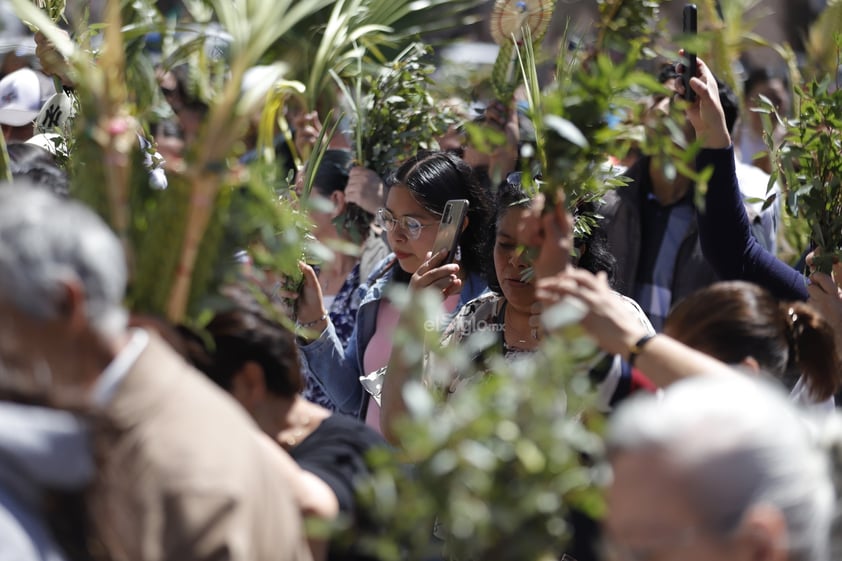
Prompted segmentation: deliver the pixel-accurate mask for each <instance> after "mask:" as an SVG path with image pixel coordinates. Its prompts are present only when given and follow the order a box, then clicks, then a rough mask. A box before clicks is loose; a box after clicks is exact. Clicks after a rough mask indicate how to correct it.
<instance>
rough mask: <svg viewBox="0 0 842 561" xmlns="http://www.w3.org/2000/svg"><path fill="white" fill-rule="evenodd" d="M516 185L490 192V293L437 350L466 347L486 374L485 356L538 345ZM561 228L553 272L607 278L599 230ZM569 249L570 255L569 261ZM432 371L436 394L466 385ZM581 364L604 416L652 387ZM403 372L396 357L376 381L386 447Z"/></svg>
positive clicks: (611, 366) (623, 373)
mask: <svg viewBox="0 0 842 561" xmlns="http://www.w3.org/2000/svg"><path fill="white" fill-rule="evenodd" d="M520 181H521V177H520V174H516V173H512V174H509V177H508V178H507V179H506V181H505V182H503V183H502V184H501V185H500V187H499V188H498V190H497V204H496V220H495V222H494V226H493V227H492V228H491V231H492V233H493V234H494V235H493V236H492V239H491V240H489V242H490V243H489V248H488V249H487V250H486V255H487V256H488V259H489V260H490V261H491V266H493V271H490V272H489V286H490V289H491V290H489V291H488V292H486V293H484V294H482V295H480V296H479V297H477V298H475V299H474V300H472V301H470V302H468V303H467V304H466V305H465V306H463V307H462V309H461V310H460V311H459V313H458V314H456V316H455V317H454V318H453V320H452V321H451V322H450V324H449V325H448V326H447V328H446V329H445V330H444V334H443V336H442V339H441V341H440V342H441V344H442V345H444V346H448V345H467V346H468V347H469V348H471V349H472V350H473V351H474V352H475V353H476V356H475V357H474V359H475V362H476V363H477V364H478V365H479V367H480V370H483V371H484V370H486V363H487V360H486V359H487V358H488V356H489V355H502V356H503V357H504V358H505V359H506V360H508V361H516V360H520V359H529V358H530V357H531V356H532V355H533V353H535V352H536V351H537V350H538V348H539V347H540V345H541V343H542V339H543V337H542V333H541V330H539V329H538V328H537V324H536V323H535V320H536V319H537V315H536V305H537V304H539V301H538V298H537V297H536V293H535V283H534V275H533V274H532V269H531V263H530V260H529V258H528V257H527V255H526V254H525V252H524V249H523V247H522V245H521V243H520V242H521V240H520V229H521V225H522V224H524V223H525V222H528V221H531V220H534V219H535V218H534V216H533V214H532V212H533V208H532V202H533V201H532V197H530V196H529V194H528V193H526V192H525V191H524V190H523V188H522V186H521V184H520ZM565 215H566V216H567V217H568V218H572V217H570V216H569V215H568V214H566V213H565ZM565 227H566V231H565V232H561V233H560V235H559V243H561V244H563V245H564V250H563V252H562V255H561V256H559V257H558V259H557V261H558V263H557V266H559V267H561V266H563V265H562V263H570V264H571V265H572V266H577V267H584V268H586V269H588V270H591V271H593V272H594V273H595V272H597V271H601V272H603V273H604V274H606V275H607V276H612V275H613V261H612V260H611V259H610V255H607V253H606V249H605V247H604V238H602V237H601V232H599V231H597V230H596V229H595V230H594V231H593V232H592V233H591V234H590V235H588V236H586V237H584V238H576V239H574V237H573V222H572V220H568V221H567V222H566V223H565ZM574 247H575V248H576V250H577V251H576V253H577V255H576V258H575V259H572V260H571V257H570V256H571V254H572V253H574V252H573V249H574ZM606 255H607V257H606ZM624 303H625V304H626V307H627V308H628V311H629V313H632V314H636V317H637V318H638V323H639V326H640V328H641V329H643V330H645V331H646V332H647V333H654V330H653V329H652V326H651V324H650V323H649V321H648V320H647V318H646V316H645V314H644V313H643V311H642V310H640V307H639V306H637V304H635V303H634V302H633V301H631V300H629V299H624ZM489 334H490V335H492V336H489ZM439 366H440V365H435V364H431V363H428V364H426V365H425V373H424V377H425V378H427V380H426V381H427V382H428V383H430V384H432V385H436V386H445V387H442V391H447V393H449V394H450V393H454V392H456V391H458V389H459V388H460V387H461V386H462V385H463V384H464V383H467V382H468V380H467V379H466V376H465V373H463V372H452V373H451V372H448V369H447V368H440V367H439ZM587 366H588V367H589V366H593V368H592V369H591V370H590V374H591V377H592V379H593V381H594V383H595V384H597V386H598V390H599V395H600V398H601V399H600V406H602V407H603V408H604V409H606V410H607V409H610V404H612V403H614V402H616V401H618V400H619V399H622V398H623V397H625V395H627V394H628V393H631V392H633V391H635V390H637V389H644V388H648V389H651V388H652V386H651V384H649V383H648V381H647V380H645V379H643V377H642V376H641V375H640V374H639V373H636V372H633V370H632V368H631V367H630V366H629V365H628V364H627V363H625V362H624V361H623V360H622V358H621V357H620V356H619V355H609V354H606V355H605V356H603V357H599V356H597V357H596V359H595V360H594V362H593V363H592V364H589V365H587ZM409 370H411V369H410V368H406V367H405V366H404V365H403V364H402V363H401V359H400V358H399V357H398V358H397V359H396V360H395V361H393V362H392V363H390V364H389V373H388V375H386V376H385V377H384V379H383V381H382V392H381V393H380V395H379V397H381V405H382V410H381V424H382V427H383V429H384V432H383V434H384V435H385V436H386V438H387V439H388V440H391V441H392V442H394V443H397V440H396V435H394V434H393V432H392V430H391V428H392V427H393V426H394V422H395V421H396V420H398V419H399V418H400V417H402V416H403V415H404V414H405V413H406V404H405V403H404V400H403V386H404V384H405V383H406V382H407V380H408V379H409V378H411V377H412V376H413V375H412V372H410V371H409Z"/></svg>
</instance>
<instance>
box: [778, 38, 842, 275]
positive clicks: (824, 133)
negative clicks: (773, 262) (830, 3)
mask: <svg viewBox="0 0 842 561" xmlns="http://www.w3.org/2000/svg"><path fill="white" fill-rule="evenodd" d="M836 41H837V45H838V49H839V51H840V52H842V34H839V35H837V36H836ZM795 93H796V103H797V106H799V107H800V111H799V114H798V115H797V116H795V117H793V118H786V117H784V116H782V115H780V114H778V113H777V111H776V110H775V108H774V106H773V105H772V103H771V102H770V101H769V100H764V106H765V109H764V111H765V112H766V113H767V114H769V115H770V116H772V117H773V118H774V119H775V121H773V120H772V119H767V120H766V133H765V135H764V136H765V137H766V142H767V144H768V145H769V146H770V149H771V150H773V151H774V153H775V154H776V162H775V163H776V169H775V170H773V174H772V178H771V179H770V184H771V183H772V182H774V181H776V180H777V179H778V178H781V179H782V180H783V185H784V188H785V196H786V201H785V202H786V205H785V208H786V209H787V211H788V212H789V213H790V214H791V215H792V216H795V217H797V218H799V219H802V220H804V221H805V222H806V223H807V224H808V225H809V228H810V234H811V238H812V242H813V243H814V244H815V246H816V247H817V248H818V249H819V250H820V252H819V253H820V255H818V256H816V258H815V261H814V267H816V269H817V270H819V271H822V272H826V273H830V272H831V268H832V265H833V261H834V260H836V259H839V257H840V256H842V88H840V87H839V84H838V83H836V81H835V80H834V78H833V77H831V76H826V77H824V78H823V79H821V80H818V81H817V80H812V81H811V82H809V83H808V84H806V85H804V86H797V87H796V88H795ZM774 122H778V123H781V124H783V126H784V127H785V129H786V134H785V136H784V138H783V141H782V142H780V143H778V141H777V139H775V138H773V132H772V131H773V129H774V127H773V123H774Z"/></svg>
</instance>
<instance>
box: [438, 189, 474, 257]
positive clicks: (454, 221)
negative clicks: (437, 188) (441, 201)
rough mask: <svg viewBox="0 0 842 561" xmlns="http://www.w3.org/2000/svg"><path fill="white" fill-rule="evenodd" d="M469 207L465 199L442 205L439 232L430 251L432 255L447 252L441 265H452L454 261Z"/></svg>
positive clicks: (450, 201) (453, 200)
mask: <svg viewBox="0 0 842 561" xmlns="http://www.w3.org/2000/svg"><path fill="white" fill-rule="evenodd" d="M469 206H470V204H469V203H468V201H467V199H452V200H449V201H447V203H446V204H445V205H444V212H443V213H442V215H441V222H440V223H439V231H438V234H436V241H435V243H433V250H432V251H433V255H436V254H437V253H438V252H439V251H441V250H443V249H446V250H447V257H445V259H444V263H442V264H443V265H444V264H448V263H453V261H454V260H455V259H456V248H457V247H458V246H459V236H460V235H461V234H462V228H463V226H464V223H465V217H466V216H467V215H468V207H469Z"/></svg>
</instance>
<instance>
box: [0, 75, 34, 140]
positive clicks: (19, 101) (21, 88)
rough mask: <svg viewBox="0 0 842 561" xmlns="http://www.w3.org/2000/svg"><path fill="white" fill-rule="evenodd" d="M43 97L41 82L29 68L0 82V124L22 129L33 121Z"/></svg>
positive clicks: (7, 76)
mask: <svg viewBox="0 0 842 561" xmlns="http://www.w3.org/2000/svg"><path fill="white" fill-rule="evenodd" d="M42 104H43V97H42V94H41V80H40V79H39V78H38V74H37V73H36V72H35V71H34V70H32V69H30V68H21V69H20V70H15V71H14V72H12V73H11V74H8V75H6V77H5V78H3V79H2V80H0V124H3V125H9V126H12V127H22V126H24V125H27V124H29V123H31V122H32V121H34V120H35V117H36V116H38V111H40V110H41V105H42Z"/></svg>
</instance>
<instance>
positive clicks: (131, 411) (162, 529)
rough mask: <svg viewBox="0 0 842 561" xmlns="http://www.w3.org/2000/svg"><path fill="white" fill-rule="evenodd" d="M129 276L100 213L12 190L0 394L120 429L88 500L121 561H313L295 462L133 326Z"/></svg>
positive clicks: (7, 193) (2, 275)
mask: <svg viewBox="0 0 842 561" xmlns="http://www.w3.org/2000/svg"><path fill="white" fill-rule="evenodd" d="M127 278H128V273H127V267H126V263H125V257H124V254H123V250H122V247H121V244H120V242H119V240H118V239H117V237H116V236H115V235H114V234H113V233H112V232H111V231H110V230H109V228H108V227H107V226H106V225H105V223H104V222H103V221H102V220H101V219H100V218H99V217H97V216H96V215H95V214H94V213H93V212H92V211H90V210H89V209H87V208H86V207H84V206H83V205H81V204H79V203H77V202H72V201H68V200H62V199H59V198H57V197H55V196H54V195H52V194H51V193H49V192H47V191H45V190H40V189H33V188H31V187H30V186H27V185H12V186H7V187H6V186H4V187H0V388H2V387H3V384H8V385H13V386H18V387H20V386H23V385H29V386H30V387H31V386H34V387H36V388H40V389H47V390H48V391H49V392H52V393H53V394H54V395H70V394H74V395H76V396H84V397H85V398H86V399H87V401H88V402H89V403H90V404H91V406H92V407H93V408H94V409H95V410H96V411H99V412H100V413H102V415H103V416H104V417H105V419H106V420H107V421H108V424H109V425H110V426H111V427H112V428H113V430H110V431H108V434H107V435H106V436H105V437H104V439H103V441H102V444H103V447H102V450H101V452H102V454H103V456H104V460H105V461H104V466H103V469H102V470H101V472H100V473H99V475H98V476H97V481H96V482H95V484H94V488H93V490H92V491H91V495H90V501H89V505H90V506H91V511H92V513H93V514H94V519H95V528H96V529H97V532H98V535H99V537H100V538H101V539H103V540H104V542H105V545H106V547H107V548H108V550H109V553H110V554H111V556H112V557H113V558H115V559H121V560H122V559H125V560H144V561H159V560H182V559H191V560H204V559H232V560H247V559H248V560H252V559H254V560H264V559H266V560H269V559H272V560H274V559H278V560H296V561H297V560H305V561H306V560H307V559H309V556H310V554H309V551H308V550H307V549H306V543H305V540H304V535H303V531H302V527H301V520H300V514H299V512H298V508H297V506H296V504H295V500H294V497H293V490H292V489H291V488H290V485H289V484H288V483H287V481H286V479H285V478H284V476H283V473H285V472H286V471H287V469H288V467H287V466H288V463H291V460H290V459H289V458H288V457H287V456H285V454H283V453H282V452H281V451H280V450H279V449H277V448H275V447H272V446H267V445H266V443H265V441H264V440H262V438H263V437H262V435H261V434H260V432H259V430H258V429H257V427H256V426H255V425H254V424H253V423H252V421H251V420H250V419H249V418H248V416H247V415H246V414H245V413H244V412H243V411H242V410H241V409H240V408H239V407H238V406H237V405H236V403H234V402H233V401H232V400H231V399H230V398H229V397H228V396H227V395H225V394H223V393H222V392H221V391H219V390H218V389H217V388H216V387H215V386H213V385H212V384H211V383H209V382H208V381H206V380H205V378H204V377H202V376H201V375H199V374H198V373H197V372H196V371H195V370H193V369H192V368H191V367H190V366H188V365H187V364H186V363H185V362H184V361H183V360H182V359H181V358H180V357H179V356H178V355H176V353H174V352H173V351H172V350H171V349H170V348H168V347H167V346H166V345H165V344H164V343H163V342H162V341H160V340H159V339H158V337H156V336H155V335H154V334H152V333H148V332H146V331H143V330H131V329H128V327H127V316H128V314H127V313H126V311H125V309H124V308H123V306H122V299H123V296H124V292H125V288H126V283H127ZM0 539H2V538H0Z"/></svg>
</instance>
